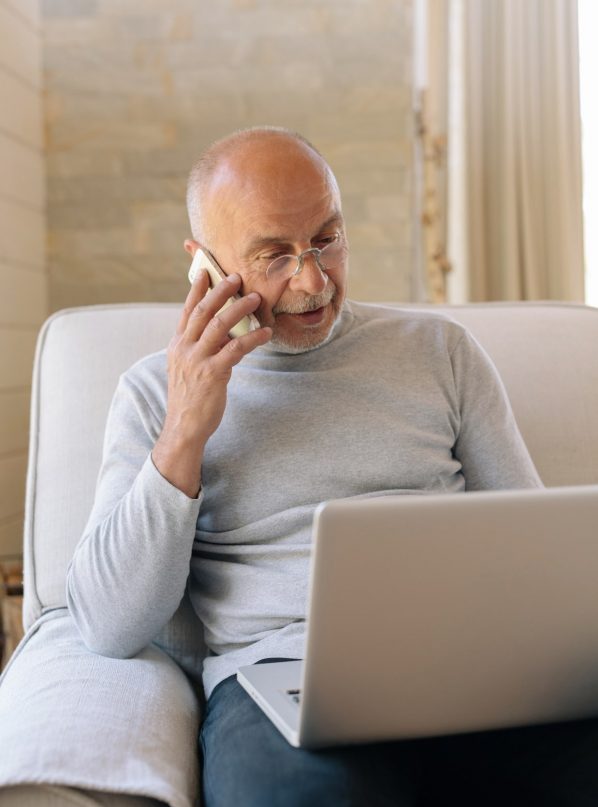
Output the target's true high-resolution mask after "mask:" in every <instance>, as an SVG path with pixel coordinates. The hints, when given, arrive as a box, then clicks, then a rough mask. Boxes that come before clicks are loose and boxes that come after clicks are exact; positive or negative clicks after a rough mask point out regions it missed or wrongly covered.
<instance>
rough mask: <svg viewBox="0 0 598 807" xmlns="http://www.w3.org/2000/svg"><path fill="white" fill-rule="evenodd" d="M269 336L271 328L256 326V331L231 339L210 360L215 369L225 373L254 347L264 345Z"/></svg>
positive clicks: (270, 335)
mask: <svg viewBox="0 0 598 807" xmlns="http://www.w3.org/2000/svg"><path fill="white" fill-rule="evenodd" d="M271 337H272V328H258V329H257V330H256V331H251V333H246V334H244V335H243V336H237V337H236V338H235V339H231V340H230V341H229V342H227V343H226V344H225V345H224V347H222V349H221V350H220V351H219V352H218V353H216V354H215V355H214V356H213V357H212V359H211V361H212V362H213V365H214V369H215V371H216V372H220V373H225V372H226V371H227V370H230V369H231V368H232V367H234V366H235V364H238V363H239V362H240V361H241V359H242V358H243V356H246V355H247V354H248V353H251V351H252V350H255V348H256V347H260V346H261V345H265V344H266V342H268V341H269V340H270V339H271Z"/></svg>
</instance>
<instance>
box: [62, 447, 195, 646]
mask: <svg viewBox="0 0 598 807" xmlns="http://www.w3.org/2000/svg"><path fill="white" fill-rule="evenodd" d="M199 506H200V502H199V500H198V499H192V498H190V497H188V496H186V495H185V494H184V493H183V492H181V491H180V490H178V489H177V488H176V487H173V486H172V485H171V484H170V483H169V482H168V481H167V480H166V479H165V478H163V477H162V476H161V474H160V473H159V472H158V470H157V469H156V467H155V466H154V464H153V462H152V459H151V456H148V458H147V460H146V462H145V463H144V465H143V467H142V468H141V470H140V472H139V474H138V476H137V478H136V479H135V481H134V483H133V486H132V487H131V489H130V490H129V491H128V492H127V493H126V494H125V495H124V496H123V497H122V498H121V499H120V500H119V501H118V503H117V504H116V505H115V506H114V507H113V508H112V509H111V511H110V512H109V513H108V515H107V516H106V517H104V518H103V519H102V520H101V521H100V522H99V523H97V524H95V525H94V526H92V527H91V528H90V529H89V531H88V532H87V534H86V535H85V536H84V537H83V539H82V540H81V542H80V544H79V545H78V547H77V549H76V551H75V554H74V556H73V560H72V561H71V565H70V567H69V570H68V575H67V602H68V606H69V610H70V611H71V613H72V615H73V618H74V620H75V622H76V624H77V626H78V628H79V631H80V633H81V635H82V638H83V640H84V641H85V643H86V645H87V646H88V647H89V648H90V649H91V650H93V651H94V652H97V653H101V654H102V655H107V656H114V657H121V658H122V657H130V656H133V655H135V654H136V653H138V652H139V651H140V650H141V649H142V648H143V647H145V646H146V645H147V644H149V643H150V642H151V641H152V640H153V639H154V637H155V636H156V635H157V634H158V632H159V631H160V630H161V629H162V628H163V627H164V625H165V624H166V623H167V622H168V620H169V619H170V618H171V617H172V616H173V614H174V612H175V611H176V609H177V608H178V605H179V603H180V601H181V599H182V597H183V594H184V592H185V586H186V582H187V577H188V575H189V563H190V558H191V552H192V548H193V540H194V537H195V525H196V521H197V516H198V512H199Z"/></svg>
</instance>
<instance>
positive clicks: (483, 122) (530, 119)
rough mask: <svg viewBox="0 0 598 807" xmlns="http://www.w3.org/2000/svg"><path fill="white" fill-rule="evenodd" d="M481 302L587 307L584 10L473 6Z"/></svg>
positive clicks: (474, 203) (467, 48) (469, 45)
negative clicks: (580, 32)
mask: <svg viewBox="0 0 598 807" xmlns="http://www.w3.org/2000/svg"><path fill="white" fill-rule="evenodd" d="M464 27H465V30H464V39H463V42H464V65H465V67H464V69H465V123H466V126H465V129H466V191H467V203H466V205H467V225H468V229H467V232H468V266H469V286H470V297H471V299H472V300H535V299H562V300H578V301H583V296H584V288H583V286H584V283H583V230H582V191H581V136H580V112H579V66H578V63H579V57H578V42H577V38H578V37H577V3H576V1H575V0H465V3H464Z"/></svg>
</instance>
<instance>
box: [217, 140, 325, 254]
mask: <svg viewBox="0 0 598 807" xmlns="http://www.w3.org/2000/svg"><path fill="white" fill-rule="evenodd" d="M276 146H277V147H274V148H271V149H265V148H259V149H253V150H252V151H251V152H250V153H245V154H237V155H233V157H232V158H230V159H226V160H223V161H222V162H221V163H220V165H219V166H218V167H217V169H216V170H215V172H214V174H213V176H212V180H211V182H210V186H209V189H208V192H207V194H206V205H205V208H204V210H205V214H206V215H207V216H208V217H209V219H210V224H211V229H212V232H214V233H215V234H218V237H219V239H220V237H224V236H226V237H227V238H235V239H236V240H242V241H244V242H247V241H251V240H254V239H256V238H263V237H264V236H268V235H271V236H272V237H273V238H293V239H294V238H302V237H306V238H307V237H309V236H310V235H313V231H314V230H315V229H317V228H318V227H319V226H321V225H322V224H323V223H324V222H326V221H327V220H329V219H330V218H331V216H332V215H333V214H334V213H336V212H338V213H339V214H340V197H339V193H338V187H337V185H336V181H335V180H334V176H333V175H332V172H331V171H330V169H329V168H328V166H327V165H326V163H325V162H324V160H323V159H322V158H320V157H318V155H315V154H314V153H313V152H311V150H308V149H306V148H296V147H294V144H290V145H289V144H284V143H283V144H276ZM281 146H282V147H281Z"/></svg>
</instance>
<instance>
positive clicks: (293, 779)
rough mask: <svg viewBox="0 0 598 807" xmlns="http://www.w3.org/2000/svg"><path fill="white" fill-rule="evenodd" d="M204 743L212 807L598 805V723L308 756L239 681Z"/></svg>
mask: <svg viewBox="0 0 598 807" xmlns="http://www.w3.org/2000/svg"><path fill="white" fill-rule="evenodd" d="M200 742H201V749H202V754H203V765H204V772H203V795H204V805H205V807H391V806H392V807H404V806H405V807H406V805H413V806H415V805H417V807H444V805H454V804H458V805H460V807H465V806H466V805H467V806H468V807H474V805H475V807H498V805H501V806H502V807H519V805H522V806H523V805H525V807H534V805H542V807H557V806H558V807H586V806H587V807H590V805H591V806H592V807H597V805H598V720H582V721H576V722H569V723H559V724H551V725H547V726H533V727H528V728H520V729H508V730H503V731H489V732H479V733H475V734H462V735H452V736H449V737H439V738H431V739H429V738H427V739H420V740H409V741H407V740H401V741H396V742H386V743H373V744H368V745H357V746H355V745H354V746H343V747H337V748H330V749H324V750H318V751H307V750H304V749H297V748H293V747H292V746H291V745H289V744H288V743H287V741H286V740H285V739H284V737H283V736H282V734H280V733H279V731H278V729H276V728H275V727H274V725H273V724H272V723H271V722H270V720H269V719H268V718H267V717H266V716H265V715H264V713H263V712H262V710H261V709H260V708H259V706H257V705H256V704H255V703H254V701H253V700H252V699H251V698H250V697H249V695H247V693H246V692H245V690H244V689H243V688H242V687H241V686H240V685H239V684H238V683H237V681H236V678H235V677H234V676H233V677H231V678H227V679H226V681H222V683H220V684H219V685H218V686H217V687H216V689H215V690H214V692H213V693H212V695H211V697H210V699H209V700H208V703H207V707H206V716H205V720H204V723H203V726H202V729H201V734H200Z"/></svg>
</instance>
